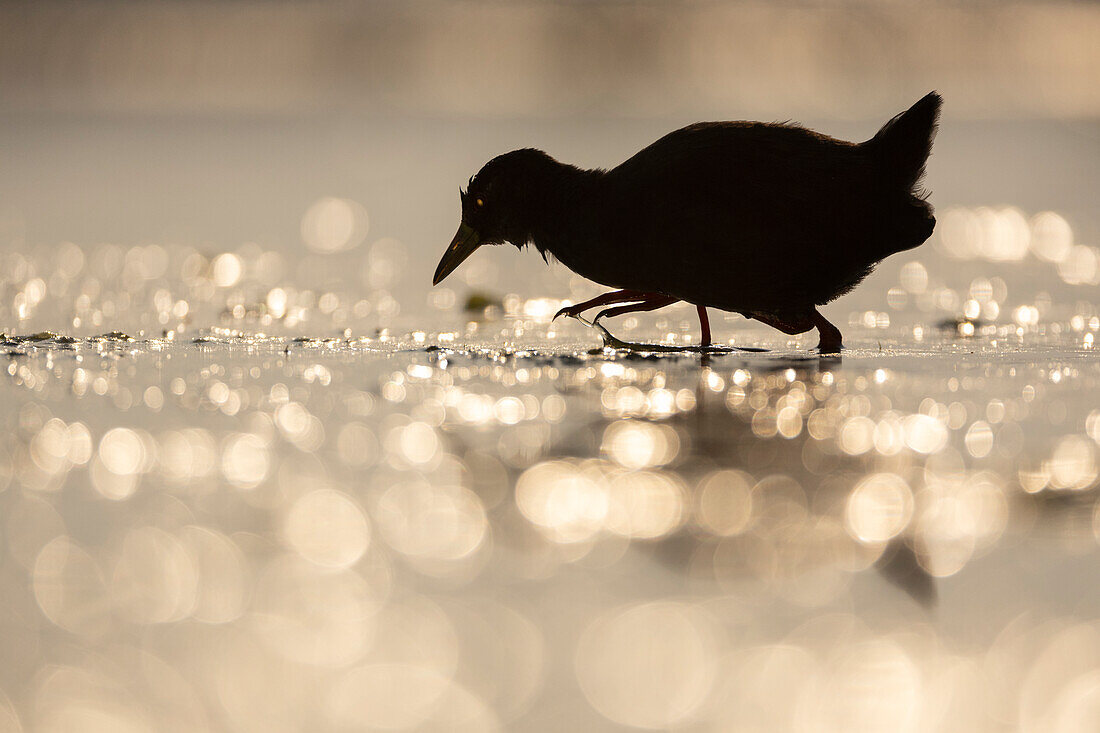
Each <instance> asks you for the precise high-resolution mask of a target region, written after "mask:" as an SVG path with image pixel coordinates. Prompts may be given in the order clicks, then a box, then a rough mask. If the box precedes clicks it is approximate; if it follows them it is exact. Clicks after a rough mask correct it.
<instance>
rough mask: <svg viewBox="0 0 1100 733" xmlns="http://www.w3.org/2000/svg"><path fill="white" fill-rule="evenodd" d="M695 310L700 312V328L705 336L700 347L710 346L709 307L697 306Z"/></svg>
mask: <svg viewBox="0 0 1100 733" xmlns="http://www.w3.org/2000/svg"><path fill="white" fill-rule="evenodd" d="M695 310H697V311H698V312H699V327H700V328H701V329H703V336H702V338H700V339H699V345H700V346H710V319H709V318H708V317H707V307H706V306H705V305H697V306H695Z"/></svg>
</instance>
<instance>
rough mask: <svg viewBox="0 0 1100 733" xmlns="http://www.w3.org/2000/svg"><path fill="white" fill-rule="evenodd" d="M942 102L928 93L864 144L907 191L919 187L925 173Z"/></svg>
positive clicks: (941, 98) (885, 170)
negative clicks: (925, 165)
mask: <svg viewBox="0 0 1100 733" xmlns="http://www.w3.org/2000/svg"><path fill="white" fill-rule="evenodd" d="M942 104H943V97H941V96H940V95H939V94H937V93H936V92H929V93H928V94H927V95H925V96H924V97H922V98H921V99H920V101H918V102H917V103H916V104H914V105H913V106H912V107H910V108H909V109H907V110H906V111H904V112H902V113H901V114H900V115H898V116H897V117H895V118H894V119H892V120H890V121H889V122H887V123H886V124H885V125H883V126H882V129H881V130H879V131H878V134H876V135H875V136H874V137H873V138H871V139H870V140H868V141H867V142H866V143H864V145H865V146H867V148H868V149H869V150H872V151H874V154H875V155H876V156H877V157H878V159H879V162H880V165H881V166H882V168H881V170H882V171H883V173H884V174H885V175H886V176H887V177H888V178H889V179H890V180H892V181H894V182H896V183H898V184H900V185H902V186H904V187H905V189H906V190H913V189H914V188H916V186H917V184H918V183H919V182H920V180H921V178H922V177H923V176H924V164H925V161H927V160H928V154H929V153H930V152H931V151H932V139H933V138H934V137H935V136H936V127H937V124H936V123H937V121H938V120H939V116H940V105H942Z"/></svg>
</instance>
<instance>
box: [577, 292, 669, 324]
mask: <svg viewBox="0 0 1100 733" xmlns="http://www.w3.org/2000/svg"><path fill="white" fill-rule="evenodd" d="M648 295H649V297H647V298H646V299H645V300H643V301H642V302H641V303H631V304H630V305H620V306H619V307H617V308H608V309H607V310H602V311H600V312H599V314H598V315H597V316H596V317H595V318H594V319H593V320H594V321H599V320H600V319H601V318H614V317H615V316H622V315H626V314H627V313H639V312H643V311H655V310H657V309H658V308H664V307H665V306H666V305H672V304H673V303H675V302H676V300H677V299H676V298H673V297H671V296H668V295H657V294H656V293H650V294H648Z"/></svg>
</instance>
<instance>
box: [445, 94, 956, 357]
mask: <svg viewBox="0 0 1100 733" xmlns="http://www.w3.org/2000/svg"><path fill="white" fill-rule="evenodd" d="M941 101H942V100H941V99H940V96H939V95H938V94H936V93H935V92H933V93H931V94H928V95H927V96H925V97H924V98H923V99H921V100H920V101H918V102H917V103H916V104H914V105H913V106H912V107H911V108H910V109H909V110H908V111H906V112H903V113H902V114H900V115H898V116H897V117H895V118H894V119H892V120H890V121H889V122H887V123H886V125H885V126H883V128H882V129H881V130H879V132H878V134H877V135H875V136H874V137H873V138H871V139H870V140H868V141H866V142H864V143H859V144H855V143H849V142H844V141H842V140H836V139H834V138H831V137H827V136H825V135H822V134H819V133H816V132H813V131H811V130H807V129H805V128H802V127H798V126H797V125H790V124H765V123H759V122H703V123H698V124H694V125H689V126H688V127H685V128H683V129H680V130H677V131H675V132H672V133H669V134H668V135H666V136H665V137H663V138H661V139H660V140H658V141H657V142H655V143H653V144H652V145H650V146H649V147H647V148H645V149H644V150H642V151H641V152H639V153H637V154H636V155H634V156H633V157H632V158H630V159H629V160H627V161H625V162H624V163H622V164H620V165H618V166H617V167H615V168H613V169H611V170H583V169H581V168H576V167H574V166H571V165H566V164H564V163H559V162H557V161H556V160H554V159H553V158H551V157H550V156H549V155H547V154H546V153H543V152H542V151H539V150H532V149H525V150H516V151H513V152H511V153H506V154H504V155H501V156H499V157H497V158H494V159H493V160H491V161H489V162H488V163H487V164H486V165H485V166H484V167H483V168H482V169H481V171H479V172H478V174H477V175H476V176H474V177H473V178H472V179H471V180H470V185H469V189H468V190H467V191H466V192H462V194H461V196H462V223H461V225H460V226H459V229H458V233H457V234H456V235H455V238H454V241H452V242H451V245H450V247H449V248H448V249H447V252H446V253H445V254H444V255H443V259H442V260H441V261H440V263H439V267H438V269H436V272H435V278H434V280H433V282H434V283H436V284H438V283H439V282H440V281H441V280H442V279H443V278H445V277H446V276H447V275H449V274H450V273H451V272H452V271H453V270H454V269H455V268H456V267H458V265H459V264H460V263H461V262H462V261H463V260H465V259H466V258H467V257H469V256H470V254H472V253H473V251H474V250H475V249H477V248H478V247H479V246H481V245H482V244H503V243H505V242H510V243H512V244H514V245H516V246H517V247H522V246H524V245H526V244H533V245H534V246H535V247H536V248H537V249H538V250H539V252H540V253H542V255H543V257H547V256H548V255H553V256H554V257H556V258H557V259H559V260H560V261H561V262H562V263H564V264H565V265H566V266H567V267H569V268H570V269H571V270H573V271H574V272H577V273H578V274H580V275H583V276H585V277H587V278H590V279H592V280H595V281H596V282H599V283H602V284H604V285H608V286H611V287H615V288H620V289H619V290H617V291H615V292H611V293H606V294H604V295H601V296H599V297H597V298H593V299H592V300H589V301H586V302H584V303H579V304H577V305H575V306H571V307H569V308H566V309H563V312H564V313H566V314H568V315H577V314H579V313H581V312H583V311H584V310H587V309H589V308H594V307H596V306H600V305H612V306H614V307H611V308H608V309H606V310H604V311H602V312H601V313H600V315H599V316H597V320H598V319H599V318H601V317H604V316H606V317H611V316H617V315H622V314H624V313H632V312H637V311H647V310H654V309H656V308H660V307H663V306H665V305H669V304H671V303H675V302H677V301H679V300H683V301H687V302H688V303H692V304H694V305H695V306H696V307H697V308H698V311H699V318H700V322H701V325H702V330H703V343H704V344H709V343H710V325H709V323H708V320H707V315H706V307H707V306H712V307H715V308H720V309H722V310H727V311H733V312H736V313H741V314H742V315H744V316H746V317H749V318H756V319H757V320H760V321H762V322H764V323H766V324H768V325H769V326H773V327H775V328H777V329H779V330H780V331H783V332H784V333H789V334H796V333H803V332H805V331H808V330H810V329H811V328H815V327H816V328H817V329H818V332H819V334H820V336H821V341H820V344H819V345H818V346H819V348H820V349H822V350H823V351H829V352H835V351H837V350H838V349H840V347H841V336H840V331H839V330H837V328H836V327H835V326H834V325H832V324H831V323H829V322H828V321H826V320H825V318H823V317H822V315H821V314H820V313H819V312H818V310H817V306H819V305H822V304H824V303H827V302H829V301H830V300H832V299H833V298H836V297H837V296H839V295H842V294H844V293H846V292H848V291H849V290H851V289H852V288H853V287H855V286H856V284H858V283H859V282H860V280H862V279H863V278H864V277H866V276H867V274H868V273H870V272H871V270H872V269H873V268H874V266H875V265H876V264H877V263H878V262H879V261H880V260H882V259H883V258H885V257H887V256H889V255H891V254H894V253H895V252H901V251H903V250H907V249H911V248H913V247H916V246H918V245H919V244H921V243H922V242H924V241H925V240H926V239H927V238H928V237H929V235H931V233H932V228H933V226H934V225H935V219H934V218H933V216H932V207H931V206H930V205H929V204H928V203H927V202H926V201H925V200H924V198H923V194H922V193H921V192H920V191H919V190H918V188H917V186H918V183H919V181H920V178H921V176H922V175H923V173H924V165H925V161H926V159H927V158H928V154H929V151H930V149H931V145H932V137H933V135H934V133H935V128H936V120H937V118H938V115H939V109H940V104H941ZM616 304H617V305H616Z"/></svg>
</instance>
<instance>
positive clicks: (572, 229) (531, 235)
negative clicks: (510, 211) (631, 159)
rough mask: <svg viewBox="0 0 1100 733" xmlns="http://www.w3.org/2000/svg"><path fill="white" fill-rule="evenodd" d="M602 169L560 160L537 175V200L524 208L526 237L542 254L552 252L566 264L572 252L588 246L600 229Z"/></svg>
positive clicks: (544, 255)
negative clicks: (564, 162)
mask: <svg viewBox="0 0 1100 733" xmlns="http://www.w3.org/2000/svg"><path fill="white" fill-rule="evenodd" d="M603 177H604V171H602V170H585V169H582V168H577V167H575V166H571V165H565V164H562V163H556V162H555V164H554V169H553V170H547V171H546V172H545V175H543V176H539V177H537V179H536V180H534V181H532V185H533V186H534V187H535V188H536V189H537V195H536V196H535V197H533V200H534V201H536V202H537V203H536V204H534V205H533V206H531V207H530V208H529V209H528V212H527V217H525V218H526V219H527V222H526V227H525V228H526V229H527V231H526V235H527V241H528V242H529V243H530V244H532V245H534V247H535V248H536V249H537V250H538V251H539V253H540V254H542V255H543V257H544V258H545V257H546V256H547V255H548V254H551V255H553V256H554V257H556V258H557V259H559V260H561V261H562V262H563V263H565V264H566V265H569V264H570V260H572V259H573V257H572V256H571V255H572V254H573V253H574V252H577V251H581V250H584V249H587V248H588V247H590V246H592V245H593V243H594V242H595V241H596V240H597V239H598V232H599V231H600V228H601V227H600V211H601V209H602V207H601V206H600V203H599V202H600V198H601V195H600V192H601V188H602V187H601V185H600V184H601V182H602V181H603Z"/></svg>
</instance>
